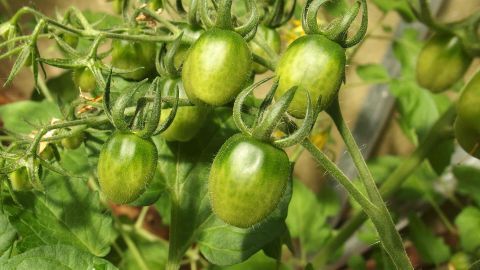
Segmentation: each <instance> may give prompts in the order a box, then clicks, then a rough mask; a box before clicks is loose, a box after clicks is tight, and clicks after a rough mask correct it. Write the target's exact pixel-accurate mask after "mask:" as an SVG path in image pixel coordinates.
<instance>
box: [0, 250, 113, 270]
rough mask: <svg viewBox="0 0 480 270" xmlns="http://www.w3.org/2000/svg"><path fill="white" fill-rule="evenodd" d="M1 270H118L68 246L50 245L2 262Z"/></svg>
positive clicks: (105, 261)
mask: <svg viewBox="0 0 480 270" xmlns="http://www.w3.org/2000/svg"><path fill="white" fill-rule="evenodd" d="M0 268H1V269H3V270H16V269H36V270H67V269H71V270H75V269H102V270H116V269H117V268H116V267H115V266H113V265H112V264H111V263H110V262H108V261H107V260H104V259H101V258H97V257H95V256H93V255H91V254H89V253H87V252H85V251H82V250H80V249H76V248H74V247H72V246H67V245H50V246H41V247H38V248H35V249H31V250H29V251H27V252H25V253H22V254H20V255H17V256H14V257H12V258H10V259H9V260H5V261H0Z"/></svg>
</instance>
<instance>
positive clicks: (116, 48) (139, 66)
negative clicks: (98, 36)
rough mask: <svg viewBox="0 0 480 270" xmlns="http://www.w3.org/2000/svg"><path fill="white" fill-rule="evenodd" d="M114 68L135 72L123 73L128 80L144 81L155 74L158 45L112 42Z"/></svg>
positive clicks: (125, 41)
mask: <svg viewBox="0 0 480 270" xmlns="http://www.w3.org/2000/svg"><path fill="white" fill-rule="evenodd" d="M112 46H113V51H112V66H114V67H116V68H120V69H126V70H135V71H132V72H128V73H122V74H120V76H122V77H123V78H125V79H128V80H135V81H139V80H143V79H145V78H147V77H149V76H151V75H152V74H154V72H155V55H156V53H157V52H156V50H157V45H156V44H155V43H154V42H137V41H128V40H114V41H113V42H112Z"/></svg>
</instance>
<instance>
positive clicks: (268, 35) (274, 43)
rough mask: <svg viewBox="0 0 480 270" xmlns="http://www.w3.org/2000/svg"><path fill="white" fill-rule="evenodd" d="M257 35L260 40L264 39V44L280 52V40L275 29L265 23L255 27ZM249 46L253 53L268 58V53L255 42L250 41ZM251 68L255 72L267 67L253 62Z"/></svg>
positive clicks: (264, 70)
mask: <svg viewBox="0 0 480 270" xmlns="http://www.w3.org/2000/svg"><path fill="white" fill-rule="evenodd" d="M257 36H258V38H259V39H260V40H262V41H264V42H265V44H266V45H267V46H268V47H270V48H271V49H272V50H273V51H274V52H276V53H280V49H281V45H282V42H281V40H280V34H278V32H277V30H275V29H272V28H269V27H267V26H265V25H259V26H258V29H257ZM249 44H250V48H251V49H252V52H253V53H254V54H257V55H259V56H261V57H262V58H265V59H270V56H269V55H268V53H267V52H266V51H265V50H264V49H262V47H260V46H259V45H257V43H255V42H253V41H250V43H249ZM253 70H254V71H255V73H257V74H262V73H265V72H266V71H267V70H268V69H267V68H266V67H264V66H262V65H260V64H257V63H254V64H253Z"/></svg>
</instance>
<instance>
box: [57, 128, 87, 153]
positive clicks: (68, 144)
mask: <svg viewBox="0 0 480 270" xmlns="http://www.w3.org/2000/svg"><path fill="white" fill-rule="evenodd" d="M84 139H85V134H83V132H80V133H78V134H75V135H73V136H70V137H67V138H63V139H62V140H61V141H60V143H61V144H62V146H63V147H64V148H65V149H70V150H74V149H77V148H78V147H80V145H82V143H83V140H84Z"/></svg>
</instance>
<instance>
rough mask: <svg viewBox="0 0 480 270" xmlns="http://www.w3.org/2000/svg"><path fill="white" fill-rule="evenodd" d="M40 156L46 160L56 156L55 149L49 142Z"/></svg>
mask: <svg viewBox="0 0 480 270" xmlns="http://www.w3.org/2000/svg"><path fill="white" fill-rule="evenodd" d="M40 157H41V158H42V159H44V160H52V159H53V158H54V157H55V150H54V149H53V146H52V145H51V144H48V145H47V146H46V147H45V148H44V149H43V150H42V152H40Z"/></svg>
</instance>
